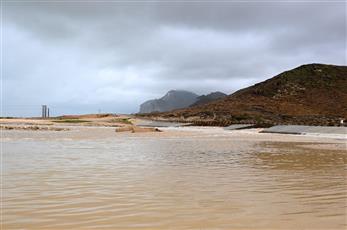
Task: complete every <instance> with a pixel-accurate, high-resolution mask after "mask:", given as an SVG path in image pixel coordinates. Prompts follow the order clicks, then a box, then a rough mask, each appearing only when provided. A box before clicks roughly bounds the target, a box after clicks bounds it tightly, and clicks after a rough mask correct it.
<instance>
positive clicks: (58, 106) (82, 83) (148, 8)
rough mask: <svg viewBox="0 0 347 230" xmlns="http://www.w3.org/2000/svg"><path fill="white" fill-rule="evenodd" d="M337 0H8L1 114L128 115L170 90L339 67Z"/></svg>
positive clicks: (342, 22) (342, 15) (342, 59)
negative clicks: (45, 109) (314, 66)
mask: <svg viewBox="0 0 347 230" xmlns="http://www.w3.org/2000/svg"><path fill="white" fill-rule="evenodd" d="M345 4H346V3H344V2H338V1H337V2H307V1H306V2H298V1H294V2H278V3H274V2H256V1H247V2H240V1H234V2H233V1H230V2H223V1H221V2H204V1H197V2H192V1H188V2H183V1H178V2H173V1H148V2H143V1H134V2H126V1H100V2H97V1H93V2H88V1H86V2H78V1H71V2H69V1H44V2H43V1H42V2H40V1H27V2H26V1H17V2H16V1H12V2H10V1H7V2H4V3H3V9H2V12H3V16H2V17H3V23H2V29H3V40H2V41H3V44H2V45H3V92H2V101H3V111H2V116H34V115H39V114H40V105H41V104H47V105H49V106H50V107H51V108H52V111H53V115H59V114H68V113H96V112H97V111H98V110H99V109H101V111H102V112H120V113H132V112H137V110H138V106H139V104H140V103H142V102H143V101H145V100H147V99H151V98H157V97H160V96H162V95H163V94H164V93H165V92H167V91H168V90H170V89H185V90H190V91H193V92H195V93H198V94H204V93H209V92H211V91H217V90H218V91H222V92H225V93H228V94H230V93H232V92H233V91H235V90H237V89H240V88H242V87H245V86H248V85H251V84H254V83H256V82H259V81H262V80H265V79H267V78H269V77H272V76H274V75H275V74H278V73H280V72H282V71H285V70H288V69H291V68H294V67H296V66H299V65H302V64H307V63H327V64H337V65H345V64H346V56H345V53H346V7H345Z"/></svg>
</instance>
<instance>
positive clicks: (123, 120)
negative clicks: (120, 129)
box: [110, 118, 133, 125]
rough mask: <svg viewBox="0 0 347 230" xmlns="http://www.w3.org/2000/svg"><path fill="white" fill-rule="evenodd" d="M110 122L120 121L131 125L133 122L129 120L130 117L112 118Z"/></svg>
mask: <svg viewBox="0 0 347 230" xmlns="http://www.w3.org/2000/svg"><path fill="white" fill-rule="evenodd" d="M110 122H112V123H122V124H127V125H132V124H133V123H132V122H131V121H130V118H114V119H112V120H111V121H110Z"/></svg>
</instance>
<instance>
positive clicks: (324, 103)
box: [150, 64, 347, 125]
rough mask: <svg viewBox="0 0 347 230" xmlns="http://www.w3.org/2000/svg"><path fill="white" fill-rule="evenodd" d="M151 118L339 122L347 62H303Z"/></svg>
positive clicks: (346, 99) (346, 96)
mask: <svg viewBox="0 0 347 230" xmlns="http://www.w3.org/2000/svg"><path fill="white" fill-rule="evenodd" d="M150 117H152V118H155V117H156V118H159V119H170V120H180V121H190V122H194V123H196V124H202V125H206V124H210V125H228V124H232V123H249V122H251V123H258V124H259V123H261V124H307V125H337V124H338V123H339V120H340V119H341V118H345V119H346V118H347V66H334V65H323V64H309V65H303V66H300V67H298V68H295V69H293V70H290V71H286V72H283V73H281V74H279V75H277V76H275V77H273V78H271V79H268V80H266V81H264V82H261V83H258V84H255V85H253V86H251V87H248V88H245V89H241V90H239V91H237V92H235V93H233V94H231V95H229V96H227V97H225V98H223V99H221V100H218V101H214V102H212V103H209V104H205V105H201V106H196V107H192V108H187V109H182V110H176V111H173V112H169V113H159V114H151V115H150Z"/></svg>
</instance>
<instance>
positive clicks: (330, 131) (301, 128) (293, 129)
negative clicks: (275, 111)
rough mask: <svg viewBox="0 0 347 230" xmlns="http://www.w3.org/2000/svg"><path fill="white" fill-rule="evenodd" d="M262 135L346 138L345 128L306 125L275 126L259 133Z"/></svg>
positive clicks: (346, 130) (346, 131) (346, 129)
mask: <svg viewBox="0 0 347 230" xmlns="http://www.w3.org/2000/svg"><path fill="white" fill-rule="evenodd" d="M261 132H262V133H281V134H300V135H305V134H316V135H337V136H341V137H345V138H346V137H347V127H330V126H306V125H276V126H273V127H270V128H267V129H264V130H263V131H261Z"/></svg>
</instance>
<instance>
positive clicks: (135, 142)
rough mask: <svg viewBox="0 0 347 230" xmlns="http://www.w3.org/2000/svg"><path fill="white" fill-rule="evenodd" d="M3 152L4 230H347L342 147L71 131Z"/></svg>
mask: <svg viewBox="0 0 347 230" xmlns="http://www.w3.org/2000/svg"><path fill="white" fill-rule="evenodd" d="M187 130H189V129H187ZM2 145H3V147H2V148H3V162H2V167H3V169H2V172H3V175H2V179H3V190H2V194H3V197H2V208H3V210H2V215H3V216H2V229H100V228H104V229H346V228H347V224H346V201H347V200H346V199H347V194H346V185H347V182H346V166H347V153H346V150H345V140H335V139H324V138H313V137H311V138H310V137H299V136H291V135H273V134H254V133H247V132H236V131H235V132H226V131H222V130H219V129H218V130H217V129H214V130H212V129H211V130H209V129H204V130H203V131H196V130H195V131H194V130H191V131H180V132H178V131H175V130H167V131H164V132H162V133H153V134H152V133H150V134H131V133H121V134H118V133H115V132H114V130H113V129H109V128H72V129H71V130H70V131H64V132H53V131H50V132H49V131H18V130H15V131H12V130H10V131H3V137H2ZM319 145H321V146H324V148H315V147H314V146H319ZM310 146H313V147H312V148H310ZM329 146H331V149H329Z"/></svg>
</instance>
